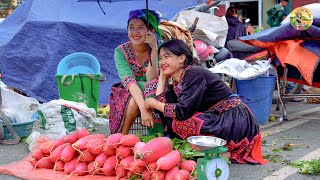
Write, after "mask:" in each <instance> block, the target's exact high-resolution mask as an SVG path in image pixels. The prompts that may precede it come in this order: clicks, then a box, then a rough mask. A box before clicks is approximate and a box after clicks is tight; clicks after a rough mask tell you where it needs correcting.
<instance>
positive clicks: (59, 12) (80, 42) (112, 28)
mask: <svg viewBox="0 0 320 180" xmlns="http://www.w3.org/2000/svg"><path fill="white" fill-rule="evenodd" d="M194 5H197V0H179V1H173V0H161V1H159V0H149V9H153V10H158V11H160V12H161V13H162V14H163V17H164V18H167V19H171V18H172V17H173V16H174V15H175V14H176V13H177V12H179V11H180V10H182V9H184V8H186V7H189V6H194ZM101 6H102V8H103V9H104V11H105V12H106V15H105V14H103V13H102V11H101V9H100V7H99V5H98V3H97V2H92V1H91V2H77V0H46V1H44V0H25V1H24V3H23V4H22V5H20V6H19V7H18V8H17V9H16V10H15V11H14V12H13V13H12V14H11V15H10V16H9V17H7V18H6V19H5V21H3V22H2V23H1V24H0V70H1V71H2V74H3V77H4V83H5V84H7V85H8V86H11V87H14V88H16V89H18V90H20V91H22V92H24V93H26V94H27V95H28V96H31V97H34V98H36V99H38V100H39V101H42V102H48V101H50V100H53V99H58V98H59V97H58V88H57V82H56V78H55V74H56V69H57V66H58V64H59V62H60V60H61V59H62V58H63V57H65V56H67V55H69V54H71V53H74V52H86V53H89V54H92V55H93V56H95V57H96V58H97V59H98V60H99V62H100V65H101V72H102V73H104V74H106V77H107V80H106V81H105V82H104V83H102V84H101V91H100V100H99V103H100V104H105V103H108V98H109V95H110V88H111V86H112V84H114V83H116V82H119V81H120V80H119V78H118V73H117V70H116V68H115V63H114V59H113V51H114V48H116V47H117V46H118V45H120V44H122V43H124V42H126V41H128V37H127V32H126V26H127V18H128V14H129V12H130V11H131V10H133V9H141V8H145V1H131V2H117V3H107V2H101Z"/></svg>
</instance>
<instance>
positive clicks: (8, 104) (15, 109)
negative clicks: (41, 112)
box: [0, 81, 39, 123]
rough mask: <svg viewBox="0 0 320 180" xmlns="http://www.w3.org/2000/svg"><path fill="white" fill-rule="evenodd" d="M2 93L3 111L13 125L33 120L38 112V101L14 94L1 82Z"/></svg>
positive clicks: (0, 89)
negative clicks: (33, 116)
mask: <svg viewBox="0 0 320 180" xmlns="http://www.w3.org/2000/svg"><path fill="white" fill-rule="evenodd" d="M0 91H1V97H2V106H1V108H2V111H3V112H4V114H5V115H6V116H7V117H8V119H9V120H10V121H11V123H22V122H28V121H30V120H31V117H32V115H33V114H34V113H35V112H36V111H37V109H38V106H39V102H38V101H37V100H36V99H34V98H32V97H27V96H23V95H21V94H18V93H16V92H14V91H13V90H11V89H9V88H8V87H7V86H6V85H5V84H4V83H3V82H2V81H0ZM0 121H1V118H0Z"/></svg>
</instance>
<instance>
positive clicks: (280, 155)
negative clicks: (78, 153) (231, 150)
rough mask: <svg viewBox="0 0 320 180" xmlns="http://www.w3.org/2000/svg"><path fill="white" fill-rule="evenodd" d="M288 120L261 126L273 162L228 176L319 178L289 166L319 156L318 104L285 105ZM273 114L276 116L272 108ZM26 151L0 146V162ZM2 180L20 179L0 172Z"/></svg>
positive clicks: (239, 168)
mask: <svg viewBox="0 0 320 180" xmlns="http://www.w3.org/2000/svg"><path fill="white" fill-rule="evenodd" d="M287 110H288V113H289V115H288V118H289V121H284V122H278V121H276V122H272V123H271V122H270V123H268V124H267V125H263V126H261V130H262V134H263V140H264V144H265V145H264V146H263V153H264V155H265V156H269V157H270V159H271V160H272V161H270V162H269V163H268V164H266V165H263V166H261V165H239V164H231V165H230V178H229V179H253V180H260V179H265V180H281V179H286V180H305V179H314V180H315V179H320V176H306V175H301V174H299V173H298V172H297V169H296V168H293V167H291V166H288V162H292V161H296V160H299V159H304V160H309V159H313V158H316V157H317V158H319V157H320V144H319V143H318V142H319V139H320V133H319V127H320V106H318V105H312V104H303V103H291V104H288V109H287ZM272 114H274V115H279V114H280V112H276V111H275V107H273V110H272ZM98 131H99V132H107V128H106V127H98ZM285 143H292V144H302V146H299V147H294V148H293V150H290V151H284V150H281V148H282V147H283V145H284V144H285ZM27 153H28V149H27V145H26V144H18V145H13V146H4V145H0V164H7V163H10V162H13V161H16V160H19V159H22V158H23V157H24V156H25V155H26V154H27ZM0 179H1V180H17V179H19V178H16V177H12V176H7V175H1V174H0Z"/></svg>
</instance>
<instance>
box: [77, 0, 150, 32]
mask: <svg viewBox="0 0 320 180" xmlns="http://www.w3.org/2000/svg"><path fill="white" fill-rule="evenodd" d="M86 1H96V2H97V3H98V4H99V7H100V9H101V10H102V12H103V14H106V13H105V12H104V10H103V9H102V7H101V4H100V2H109V3H112V2H124V1H142V0H78V2H86ZM145 1H146V10H147V22H149V21H148V18H149V17H148V13H149V11H148V10H149V5H148V0H145ZM148 29H149V23H148Z"/></svg>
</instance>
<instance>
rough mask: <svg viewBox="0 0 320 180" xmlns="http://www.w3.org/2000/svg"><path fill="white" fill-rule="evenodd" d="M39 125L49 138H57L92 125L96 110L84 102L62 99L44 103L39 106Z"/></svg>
mask: <svg viewBox="0 0 320 180" xmlns="http://www.w3.org/2000/svg"><path fill="white" fill-rule="evenodd" d="M38 113H39V118H40V121H41V125H40V127H41V128H42V129H44V134H45V135H46V136H47V137H49V138H50V139H53V140H55V139H58V138H60V137H62V136H64V135H67V134H68V133H70V132H73V131H76V130H77V129H79V128H90V127H93V125H92V122H93V120H94V119H95V118H96V111H95V110H94V109H93V108H88V106H87V105H86V104H84V103H77V102H73V101H66V100H63V99H59V100H53V101H50V102H48V103H44V104H42V105H40V107H39V111H38Z"/></svg>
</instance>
